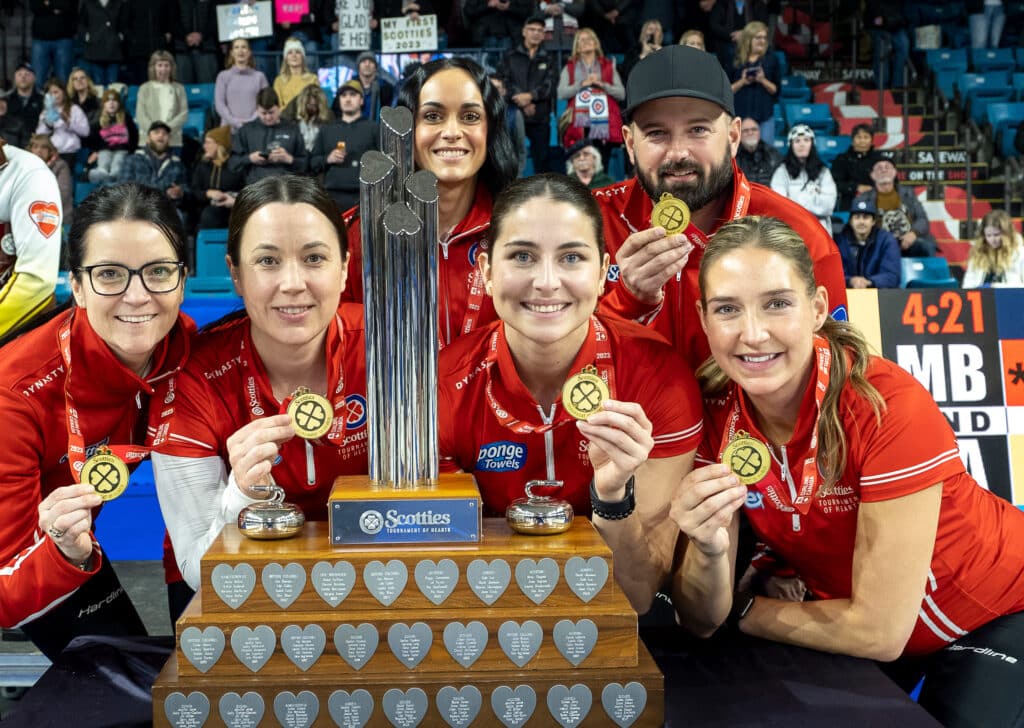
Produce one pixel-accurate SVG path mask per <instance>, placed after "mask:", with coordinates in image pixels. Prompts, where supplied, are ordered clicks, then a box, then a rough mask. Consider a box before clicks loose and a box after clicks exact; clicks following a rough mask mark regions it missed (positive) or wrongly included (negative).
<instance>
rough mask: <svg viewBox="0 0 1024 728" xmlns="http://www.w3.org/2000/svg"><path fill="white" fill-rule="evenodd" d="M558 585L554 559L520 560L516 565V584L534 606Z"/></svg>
mask: <svg viewBox="0 0 1024 728" xmlns="http://www.w3.org/2000/svg"><path fill="white" fill-rule="evenodd" d="M557 583H558V564H557V563H556V562H555V560H554V559H549V558H544V559H541V560H540V561H534V560H533V559H521V560H520V561H519V563H518V564H516V584H518V585H519V589H520V590H521V591H522V592H523V594H525V595H526V596H528V597H529V598H530V601H532V602H533V603H534V604H541V603H542V602H543V601H544V600H545V599H547V598H548V595H549V594H550V593H551V592H552V591H554V589H555V585H556V584H557Z"/></svg>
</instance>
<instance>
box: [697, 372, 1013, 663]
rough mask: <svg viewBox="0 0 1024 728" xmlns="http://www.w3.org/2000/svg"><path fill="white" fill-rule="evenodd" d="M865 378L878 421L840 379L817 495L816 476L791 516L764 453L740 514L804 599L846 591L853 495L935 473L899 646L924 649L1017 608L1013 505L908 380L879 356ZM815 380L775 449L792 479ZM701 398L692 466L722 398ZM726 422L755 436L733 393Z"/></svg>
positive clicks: (911, 483) (775, 467) (889, 491)
mask: <svg viewBox="0 0 1024 728" xmlns="http://www.w3.org/2000/svg"><path fill="white" fill-rule="evenodd" d="M867 378H868V380H869V381H870V382H871V384H872V385H874V386H875V388H876V389H877V390H878V391H879V393H880V394H881V395H882V399H883V400H884V401H885V403H886V410H885V412H884V413H883V416H882V422H881V425H879V424H878V423H877V421H876V419H875V413H874V410H873V409H872V408H871V405H870V404H869V403H868V402H867V401H866V400H865V399H863V398H862V397H861V396H859V395H858V394H857V393H856V392H855V391H854V390H853V389H852V387H850V385H849V384H848V385H847V387H846V389H845V390H844V391H843V394H842V397H841V399H840V402H839V411H840V412H841V413H842V419H843V425H844V427H843V429H844V431H845V432H846V436H847V438H848V445H849V454H848V456H847V461H846V469H845V470H844V471H843V475H842V477H841V478H840V479H839V481H838V482H837V483H836V484H835V485H833V486H832V487H831V489H830V490H829V491H828V492H827V493H823V492H822V490H821V485H820V483H819V487H818V493H817V494H816V495H815V496H814V497H813V498H812V501H811V503H810V511H809V512H808V513H807V514H806V515H799V514H796V513H795V511H794V508H793V505H792V504H793V498H792V496H791V492H790V487H789V485H788V482H787V481H784V480H782V463H781V462H779V460H777V459H773V462H772V470H771V475H769V476H768V477H766V478H765V479H764V480H762V481H761V482H759V483H755V484H754V485H751V486H749V489H748V494H747V501H746V505H745V507H744V512H745V513H746V516H747V518H748V519H749V520H750V523H751V525H752V526H753V528H754V531H755V532H756V533H757V535H758V538H759V540H760V541H762V542H764V543H765V544H766V545H767V546H768V548H770V549H771V551H772V553H773V554H776V555H778V556H780V557H781V558H782V559H783V560H784V561H785V562H786V563H787V564H788V565H790V566H791V567H793V569H794V571H795V572H796V573H797V574H798V575H799V576H800V577H801V578H802V579H803V580H804V582H805V583H806V584H807V588H808V589H809V590H810V591H811V593H812V594H814V596H815V597H817V598H819V599H846V598H849V597H850V593H851V589H852V579H853V576H852V573H853V548H854V539H855V536H856V530H857V511H858V507H859V504H860V503H861V502H862V501H863V502H865V503H871V502H877V501H883V500H889V499H892V498H899V497H901V496H905V495H909V494H911V493H915V492H917V491H921V490H924V489H925V488H928V487H929V486H932V485H934V484H936V483H939V482H942V505H941V509H940V512H939V523H938V532H937V534H936V539H935V550H934V552H933V554H932V562H931V567H930V569H929V571H928V581H927V584H926V586H925V597H924V600H923V601H922V602H921V610H920V612H919V614H918V619H917V624H916V625H915V627H914V631H913V634H912V635H911V637H910V640H909V642H908V643H907V646H906V649H905V650H904V654H905V655H921V654H927V653H930V652H934V651H935V650H938V649H941V648H943V647H945V646H947V645H948V644H949V643H951V642H953V641H955V640H957V639H959V638H961V637H963V636H964V635H965V634H967V633H968V632H970V631H972V630H974V629H976V628H978V627H980V626H981V625H983V624H985V623H986V622H989V621H991V620H992V619H994V618H995V617H997V616H1000V615H1003V614H1011V613H1014V612H1017V611H1020V610H1022V609H1024V513H1021V512H1020V511H1019V510H1017V509H1016V508H1015V507H1014V506H1013V505H1012V504H1010V503H1009V502H1008V501H1005V500H1003V499H1002V498H1000V497H998V496H996V495H993V494H992V493H990V492H989V491H987V490H985V489H984V488H982V487H980V486H979V485H978V484H977V482H975V480H974V479H973V478H972V477H971V476H970V475H969V474H968V473H967V472H966V470H965V469H964V465H963V462H962V461H961V460H960V454H959V450H958V449H957V444H956V438H955V436H954V434H953V431H952V429H950V427H949V423H948V422H947V421H946V418H945V417H944V416H943V415H942V412H941V411H940V410H939V408H938V406H937V405H936V404H935V400H934V399H933V398H932V396H931V394H929V393H928V391H927V390H926V389H924V387H922V386H921V385H920V384H919V383H918V382H917V380H916V379H914V378H913V377H912V376H911V375H910V374H908V373H907V372H906V371H904V370H903V369H901V368H900V367H899V366H898V365H896V364H894V363H892V362H890V361H887V360H885V359H882V358H874V359H872V361H871V364H870V366H869V368H868V371H867ZM815 383H816V378H815V377H813V376H812V377H811V379H810V382H809V383H808V389H807V391H806V393H805V395H804V400H803V405H802V407H801V411H800V415H799V419H798V422H797V426H796V429H795V430H794V432H793V437H792V439H791V440H790V441H789V442H788V443H787V444H786V445H785V446H784V447H783V448H782V452H781V453H778V454H777V457H778V458H780V459H783V460H784V461H785V463H786V465H787V467H788V469H789V471H790V473H791V477H792V482H793V484H794V486H796V487H799V484H800V478H801V476H802V474H803V461H804V457H805V451H806V449H807V447H808V444H809V442H810V437H811V431H812V429H813V426H814V421H815V415H816V410H815V403H814V386H815ZM705 404H706V405H707V409H706V413H707V417H708V420H707V426H706V428H705V429H706V432H705V440H704V442H703V443H702V445H701V448H700V450H699V451H698V455H697V458H698V461H699V462H698V465H705V464H708V463H710V462H718V461H719V458H720V450H721V448H722V440H723V433H726V432H728V431H729V423H730V422H731V420H732V412H733V406H734V405H733V404H732V403H731V400H729V401H728V402H727V400H726V399H725V398H723V399H717V400H706V402H705ZM735 428H736V429H737V430H739V429H743V430H746V431H748V432H750V433H751V434H752V435H754V436H755V437H758V438H760V439H761V440H762V441H764V437H763V436H762V435H761V434H760V432H759V431H758V427H757V424H756V421H755V418H754V416H753V414H752V413H750V412H749V411H748V409H747V403H746V398H745V397H741V398H740V416H739V419H738V421H737V422H736V425H735ZM922 433H927V435H926V436H925V435H922ZM772 475H773V476H774V478H773V477H772ZM769 481H771V482H769ZM797 517H798V518H797ZM896 527H898V524H896Z"/></svg>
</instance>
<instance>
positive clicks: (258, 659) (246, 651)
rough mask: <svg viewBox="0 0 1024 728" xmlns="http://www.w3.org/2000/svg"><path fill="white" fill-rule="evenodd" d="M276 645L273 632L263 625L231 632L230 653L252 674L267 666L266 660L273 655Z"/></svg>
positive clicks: (236, 629) (237, 628) (236, 628)
mask: <svg viewBox="0 0 1024 728" xmlns="http://www.w3.org/2000/svg"><path fill="white" fill-rule="evenodd" d="M276 644H277V637H276V635H274V630H272V629H271V628H270V627H268V626H267V625H265V624H261V625H260V626H258V627H257V628H256V629H249V628H248V627H235V629H234V630H233V631H232V632H231V651H232V652H234V653H235V657H237V658H238V661H239V662H241V663H242V664H243V665H245V666H246V667H248V668H249V669H250V670H252V671H253V672H259V670H260V668H261V667H263V666H264V665H266V664H267V660H269V659H270V656H271V655H273V654H274V646H275V645H276Z"/></svg>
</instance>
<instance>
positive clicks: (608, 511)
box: [590, 475, 636, 521]
mask: <svg viewBox="0 0 1024 728" xmlns="http://www.w3.org/2000/svg"><path fill="white" fill-rule="evenodd" d="M590 508H591V510H592V511H593V512H594V515H595V516H601V518H603V519H605V520H606V521H621V520H622V519H623V518H628V517H629V516H630V514H631V513H632V512H633V509H635V508H636V497H635V495H634V493H633V476H632V475H630V476H629V480H627V481H626V495H625V497H623V499H622V500H620V501H619V502H618V503H608V502H606V501H603V500H601V499H600V498H599V497H598V495H597V489H596V488H594V479H593V478H591V479H590Z"/></svg>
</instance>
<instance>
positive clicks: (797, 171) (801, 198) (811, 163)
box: [771, 124, 837, 235]
mask: <svg viewBox="0 0 1024 728" xmlns="http://www.w3.org/2000/svg"><path fill="white" fill-rule="evenodd" d="M788 141H789V151H788V152H786V156H785V158H784V159H783V160H782V164H780V165H779V166H778V167H777V168H776V169H775V172H774V174H772V181H771V188H772V189H773V190H775V191H776V192H778V193H779V194H780V195H782V196H784V197H788V198H789V199H791V200H793V202H796V203H799V204H800V205H801V206H802V207H803V208H804V209H805V210H807V211H808V212H810V213H811V214H812V215H814V216H815V217H816V218H818V221H819V222H821V225H822V227H824V228H825V229H826V230H827V231H828V233H829V235H831V234H832V212H833V211H834V210H835V209H836V196H837V193H836V183H835V182H834V181H833V180H832V173H831V172H829V170H828V165H826V164H825V163H824V162H823V161H821V157H819V156H818V148H817V147H816V146H814V130H813V129H811V127H809V126H807V124H797V125H796V126H794V127H793V128H792V129H790V130H789V137H788Z"/></svg>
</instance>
